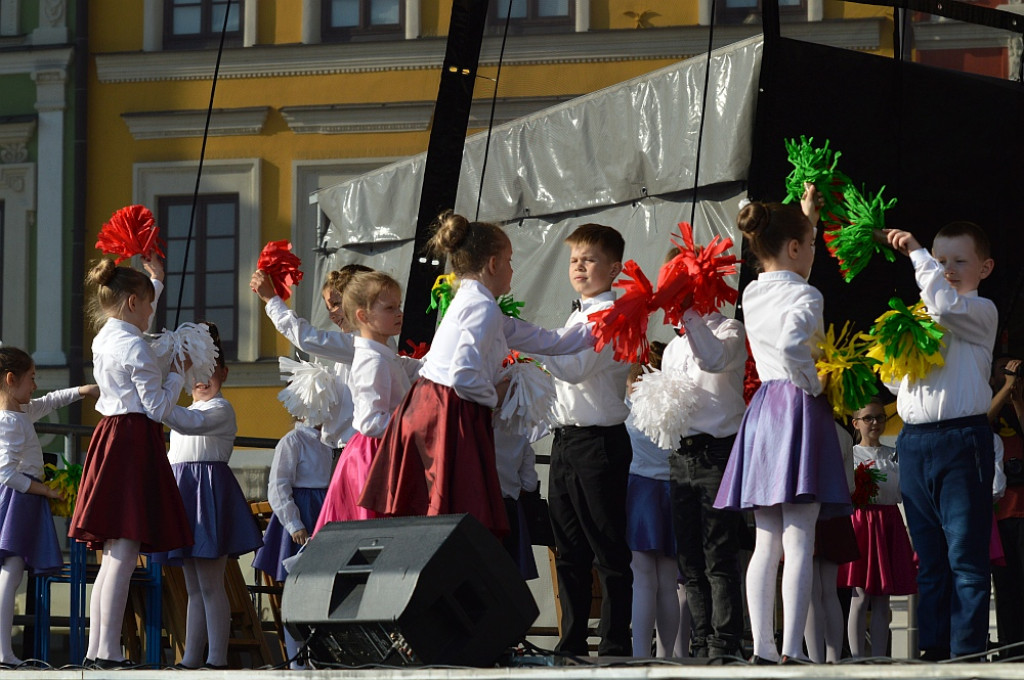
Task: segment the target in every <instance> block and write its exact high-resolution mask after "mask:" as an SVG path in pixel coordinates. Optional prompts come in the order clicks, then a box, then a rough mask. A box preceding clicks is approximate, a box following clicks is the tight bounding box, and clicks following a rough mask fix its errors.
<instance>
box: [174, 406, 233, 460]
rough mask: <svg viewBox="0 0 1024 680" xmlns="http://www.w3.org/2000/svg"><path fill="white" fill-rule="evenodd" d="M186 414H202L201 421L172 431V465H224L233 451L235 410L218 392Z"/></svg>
mask: <svg viewBox="0 0 1024 680" xmlns="http://www.w3.org/2000/svg"><path fill="white" fill-rule="evenodd" d="M188 410H189V411H194V412H196V413H200V414H202V417H203V420H202V422H201V423H197V424H195V425H193V426H190V427H185V428H182V429H181V430H177V429H172V430H171V447H170V449H169V450H168V452H167V458H168V460H170V461H171V463H226V462H228V461H229V460H230V459H231V453H232V452H233V451H234V450H235V435H236V434H237V433H238V425H237V423H236V422H235V409H234V407H233V406H231V402H229V401H228V400H227V399H225V398H224V397H223V396H222V395H221V394H220V392H218V393H217V396H215V397H213V398H212V399H208V400H206V401H194V402H192V405H191V406H189V407H188Z"/></svg>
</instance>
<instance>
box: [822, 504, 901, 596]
mask: <svg viewBox="0 0 1024 680" xmlns="http://www.w3.org/2000/svg"><path fill="white" fill-rule="evenodd" d="M851 519H852V520H853V531H854V533H855V534H856V535H857V545H858V547H859V548H860V559H858V560H856V561H853V562H849V563H847V564H840V565H839V576H838V579H837V583H838V584H839V585H840V586H841V587H847V588H863V589H864V591H865V592H866V593H867V594H868V595H911V594H913V593H916V592H917V557H916V555H914V549H913V548H912V547H911V546H910V537H909V536H907V527H906V526H904V524H903V516H902V515H900V511H899V508H897V507H896V506H895V505H868V506H866V507H863V508H856V509H855V510H854V511H853V516H852V517H851Z"/></svg>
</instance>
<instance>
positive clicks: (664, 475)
mask: <svg viewBox="0 0 1024 680" xmlns="http://www.w3.org/2000/svg"><path fill="white" fill-rule="evenodd" d="M662 365H664V364H662ZM626 407H627V408H629V409H630V413H629V417H628V418H626V432H628V433H629V443H630V445H631V446H632V447H633V459H632V460H631V461H630V462H629V474H631V475H637V476H638V477H646V478H647V479H657V480H661V481H668V479H669V469H670V468H669V462H668V457H669V455H671V453H672V452H671V451H669V450H668V449H663V448H661V447H660V446H658V445H657V444H655V443H654V442H653V441H652V440H651V438H650V437H648V436H647V435H646V434H644V433H643V432H642V431H641V430H639V429H638V428H637V427H636V425H634V424H633V412H632V408H633V402H632V401H631V400H630V399H629V397H626Z"/></svg>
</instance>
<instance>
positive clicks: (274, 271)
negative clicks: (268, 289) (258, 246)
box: [256, 241, 302, 300]
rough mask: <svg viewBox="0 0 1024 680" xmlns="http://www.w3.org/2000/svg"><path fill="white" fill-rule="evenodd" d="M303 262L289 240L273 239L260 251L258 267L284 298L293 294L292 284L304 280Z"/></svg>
mask: <svg viewBox="0 0 1024 680" xmlns="http://www.w3.org/2000/svg"><path fill="white" fill-rule="evenodd" d="M301 264H302V260H300V259H299V258H298V257H297V256H296V255H295V253H293V252H292V244H291V243H289V242H288V241H271V242H270V243H268V244H267V245H266V246H265V247H264V248H263V252H262V253H260V259H259V261H258V262H257V263H256V268H257V269H260V270H262V271H264V272H265V273H266V274H267V276H269V277H270V280H271V281H273V282H274V292H275V293H277V296H278V297H279V298H281V299H282V300H287V299H288V298H290V297H291V296H292V286H294V285H295V284H297V283H298V282H299V281H301V280H302V272H301V271H299V265H301Z"/></svg>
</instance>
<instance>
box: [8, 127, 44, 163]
mask: <svg viewBox="0 0 1024 680" xmlns="http://www.w3.org/2000/svg"><path fill="white" fill-rule="evenodd" d="M35 132H36V121H35V120H34V119H33V120H26V121H17V122H11V123H0V164H7V163H24V162H25V161H27V160H28V144H29V142H31V141H32V137H33V135H35Z"/></svg>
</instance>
